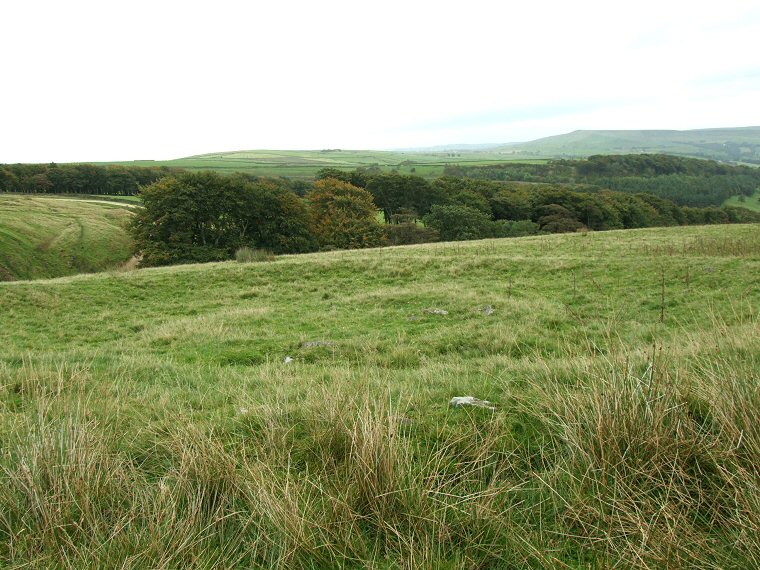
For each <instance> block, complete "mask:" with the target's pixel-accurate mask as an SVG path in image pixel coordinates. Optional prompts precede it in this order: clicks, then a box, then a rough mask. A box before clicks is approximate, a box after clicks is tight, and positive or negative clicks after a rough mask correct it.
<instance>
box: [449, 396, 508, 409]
mask: <svg viewBox="0 0 760 570" xmlns="http://www.w3.org/2000/svg"><path fill="white" fill-rule="evenodd" d="M449 406H452V407H454V408H462V407H464V406H474V407H476V408H485V409H487V410H495V409H496V406H494V405H493V404H492V403H491V402H489V401H488V400H480V399H478V398H476V397H475V396H454V397H453V398H451V401H450V402H449Z"/></svg>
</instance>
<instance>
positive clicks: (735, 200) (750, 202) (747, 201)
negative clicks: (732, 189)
mask: <svg viewBox="0 0 760 570" xmlns="http://www.w3.org/2000/svg"><path fill="white" fill-rule="evenodd" d="M741 198H742V197H741V196H731V198H729V199H728V200H726V201H725V202H723V205H724V206H734V207H737V208H747V209H748V210H752V211H753V212H760V192H755V193H754V194H753V195H752V196H745V197H744V201H742V200H741Z"/></svg>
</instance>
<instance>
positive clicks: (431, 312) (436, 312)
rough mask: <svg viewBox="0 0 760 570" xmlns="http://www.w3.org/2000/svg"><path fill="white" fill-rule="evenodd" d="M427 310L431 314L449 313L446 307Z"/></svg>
mask: <svg viewBox="0 0 760 570" xmlns="http://www.w3.org/2000/svg"><path fill="white" fill-rule="evenodd" d="M425 312H426V313H430V314H431V315H448V314H449V312H448V311H447V310H446V309H427V310H426V311H425Z"/></svg>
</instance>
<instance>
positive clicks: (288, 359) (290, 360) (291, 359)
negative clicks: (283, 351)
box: [283, 356, 295, 364]
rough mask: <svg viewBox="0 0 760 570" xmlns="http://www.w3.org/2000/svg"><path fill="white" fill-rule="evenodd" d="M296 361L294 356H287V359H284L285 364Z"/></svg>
mask: <svg viewBox="0 0 760 570" xmlns="http://www.w3.org/2000/svg"><path fill="white" fill-rule="evenodd" d="M294 361H295V359H294V358H293V357H292V356H286V357H285V360H283V362H284V363H285V364H293V362H294Z"/></svg>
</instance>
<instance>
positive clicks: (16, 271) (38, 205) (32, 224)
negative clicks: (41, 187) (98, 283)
mask: <svg viewBox="0 0 760 570" xmlns="http://www.w3.org/2000/svg"><path fill="white" fill-rule="evenodd" d="M131 215H132V213H131V210H130V209H129V208H127V207H125V206H123V205H120V204H118V203H116V202H113V203H108V202H106V201H105V200H103V199H96V198H81V197H77V198H68V197H52V196H30V195H17V194H0V281H8V280H15V279H40V278H49V277H59V276H63V275H72V274H75V273H83V272H94V271H102V270H103V269H110V268H114V267H116V266H118V265H119V264H121V263H123V262H124V261H126V260H127V259H129V257H130V256H131V252H132V240H131V238H130V236H129V234H128V232H127V231H126V230H125V224H126V222H127V221H128V220H129V218H130V217H131Z"/></svg>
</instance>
